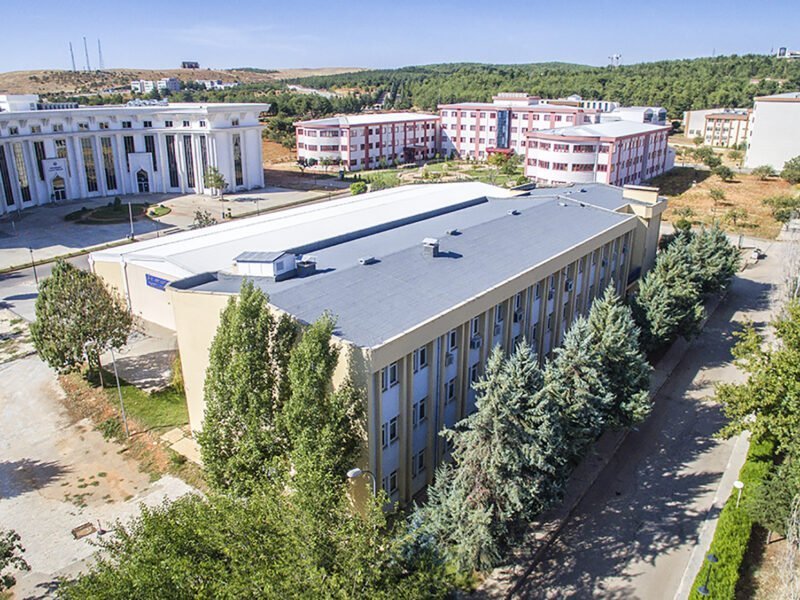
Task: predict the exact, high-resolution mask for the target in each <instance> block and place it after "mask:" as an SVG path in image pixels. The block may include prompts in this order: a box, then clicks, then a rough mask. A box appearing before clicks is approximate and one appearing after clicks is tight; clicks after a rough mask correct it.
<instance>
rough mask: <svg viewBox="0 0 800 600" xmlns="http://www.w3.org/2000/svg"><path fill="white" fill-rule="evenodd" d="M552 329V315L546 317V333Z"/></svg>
mask: <svg viewBox="0 0 800 600" xmlns="http://www.w3.org/2000/svg"><path fill="white" fill-rule="evenodd" d="M552 329H553V313H550V314H549V315H547V331H552Z"/></svg>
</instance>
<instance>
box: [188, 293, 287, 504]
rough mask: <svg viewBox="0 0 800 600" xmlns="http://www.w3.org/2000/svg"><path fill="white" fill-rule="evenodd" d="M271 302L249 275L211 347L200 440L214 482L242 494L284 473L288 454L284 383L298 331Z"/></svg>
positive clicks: (229, 303) (225, 312) (217, 487)
mask: <svg viewBox="0 0 800 600" xmlns="http://www.w3.org/2000/svg"><path fill="white" fill-rule="evenodd" d="M267 302H268V300H267V297H266V295H265V294H264V293H263V292H262V291H261V290H260V289H258V288H256V287H255V286H254V285H253V283H252V282H250V281H247V280H245V281H244V283H243V284H242V288H241V291H240V293H239V297H238V298H236V297H232V298H231V299H230V300H229V302H228V305H227V307H226V308H225V310H224V311H223V312H222V315H221V317H220V324H219V327H218V328H217V333H216V335H215V336H214V340H213V341H212V343H211V348H210V351H209V355H210V356H209V365H208V371H207V372H206V381H205V402H206V412H205V419H204V422H203V430H202V431H201V432H200V433H199V434H198V438H197V439H198V442H199V444H200V450H201V454H202V457H203V464H204V466H205V471H206V475H207V478H208V482H209V484H210V485H211V486H212V488H214V489H217V490H231V491H232V492H234V493H236V494H239V495H246V494H249V493H251V492H252V491H253V490H254V489H255V488H256V487H257V486H258V485H259V484H260V483H261V482H262V481H263V480H264V479H269V477H270V476H271V474H274V473H276V472H277V471H278V465H277V463H279V462H280V461H281V460H282V459H283V458H284V456H285V452H286V443H287V442H286V439H285V435H284V433H283V432H282V431H280V429H279V426H278V415H279V413H280V411H281V408H282V406H283V403H284V402H285V400H286V397H285V391H286V390H285V388H283V389H282V388H281V384H280V382H281V379H282V378H283V377H284V376H285V369H284V365H286V364H287V361H288V350H289V348H290V347H291V344H292V341H293V339H294V336H295V331H294V327H293V325H292V324H291V320H290V318H289V317H288V316H286V315H283V316H281V317H280V318H279V319H277V320H276V319H275V317H273V315H272V313H271V312H270V310H269V308H268V306H267ZM282 392H284V393H282Z"/></svg>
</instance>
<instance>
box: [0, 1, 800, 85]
mask: <svg viewBox="0 0 800 600" xmlns="http://www.w3.org/2000/svg"><path fill="white" fill-rule="evenodd" d="M0 9H1V13H0V14H2V15H3V21H4V24H5V26H4V27H3V33H2V35H0V71H11V70H20V69H45V68H69V66H70V61H69V49H68V44H69V42H70V41H72V43H73V45H74V47H75V54H76V63H77V65H78V68H81V67H82V66H83V64H84V58H83V45H82V36H86V37H87V40H88V43H89V52H90V61H91V63H92V66H93V67H94V66H96V63H97V38H98V37H99V38H100V39H101V41H102V45H103V56H104V59H105V66H106V67H142V68H167V67H175V66H177V65H178V64H179V63H180V61H181V60H197V61H199V62H200V63H201V64H202V65H203V66H210V67H236V66H253V67H262V68H277V67H317V66H364V67H397V66H402V65H412V64H429V63H438V62H462V61H469V62H496V63H525V62H541V61H554V60H558V61H565V62H578V63H586V64H595V65H602V64H607V62H608V59H607V57H608V56H609V55H611V54H614V53H620V54H622V62H623V63H635V62H644V61H652V60H659V59H668V58H691V57H696V56H710V55H711V54H712V52H716V53H717V54H734V53H735V54H745V53H751V52H752V53H766V52H769V50H770V48H773V47H775V48H777V47H778V46H789V47H790V48H795V49H800V30H798V28H797V25H798V23H800V2H798V0H766V1H762V2H753V1H752V0H750V1H749V2H744V1H742V0H729V1H727V2H721V1H717V0H710V1H709V0H673V1H672V2H664V1H661V2H654V1H652V0H649V1H648V0H644V1H640V2H637V3H633V2H629V1H628V2H621V1H619V0H617V1H614V2H611V1H606V0H599V1H598V0H594V1H584V0H572V1H571V2H557V1H552V0H551V1H548V2H541V1H538V0H537V1H532V2H502V1H498V0H483V1H480V2H478V1H475V0H461V1H455V0H427V1H421V0H392V1H384V0H373V1H371V2H367V1H362V0H325V1H318V0H301V1H295V2H286V1H283V2H275V1H274V0H273V1H271V2H270V1H264V0H262V1H255V0H229V1H227V2H225V1H220V0H213V1H212V0H193V1H191V2H189V1H187V0H158V1H157V0H129V1H127V2H118V1H115V0H104V1H102V2H101V1H99V0H72V1H65V0H41V1H38V2H31V1H30V0H2V4H0Z"/></svg>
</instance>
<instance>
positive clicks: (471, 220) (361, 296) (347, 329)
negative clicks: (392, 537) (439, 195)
mask: <svg viewBox="0 0 800 600" xmlns="http://www.w3.org/2000/svg"><path fill="white" fill-rule="evenodd" d="M581 189H584V190H585V191H583V192H582V191H580V190H581ZM630 203H631V201H630V200H627V199H623V198H622V190H621V189H620V188H614V187H611V186H605V185H597V184H591V185H586V186H584V187H583V188H577V187H576V188H556V189H539V190H533V191H532V193H531V194H530V195H527V196H523V197H517V198H502V199H491V198H487V199H485V201H484V202H481V203H478V204H473V205H470V206H464V207H463V208H461V209H460V210H456V211H453V212H449V213H446V214H440V215H434V216H432V217H431V218H429V219H425V220H421V221H415V222H412V223H407V224H403V225H400V226H398V227H395V228H391V229H388V230H384V231H379V232H377V233H375V234H373V235H368V236H365V237H361V238H357V239H352V240H348V241H346V242H343V243H341V244H337V245H334V246H330V247H327V248H321V249H319V250H317V251H315V252H314V256H315V258H316V261H317V273H316V274H314V275H311V276H309V277H305V278H293V279H287V280H285V281H280V282H275V281H272V280H270V279H266V278H256V279H254V281H255V282H256V284H257V285H258V286H259V287H261V288H262V289H263V290H264V291H265V292H266V293H267V294H269V297H270V303H271V304H273V305H275V306H277V307H278V308H280V309H282V310H284V311H286V312H288V313H290V314H292V315H294V316H295V317H297V318H298V319H300V320H302V321H305V322H311V321H314V320H315V319H317V318H318V317H319V316H320V315H321V314H322V313H323V312H325V311H329V312H331V313H333V314H334V315H336V317H337V335H340V336H341V337H343V338H345V339H348V340H350V341H352V342H353V343H355V344H357V345H359V346H363V347H376V346H379V345H381V344H382V343H384V342H386V341H387V340H389V339H391V338H393V337H395V336H397V335H399V334H401V333H403V332H404V331H407V330H409V329H412V328H413V327H415V326H417V325H418V324H420V323H421V322H424V321H426V320H428V319H430V318H433V317H435V316H436V315H438V314H440V313H442V312H445V311H447V310H450V309H452V308H454V307H455V306H457V305H459V304H462V303H463V302H466V301H468V300H470V299H472V298H474V297H476V296H479V295H480V294H482V293H484V292H486V291H487V290H489V289H491V288H493V287H495V286H497V285H500V284H501V283H502V282H504V281H506V280H507V279H510V278H512V277H514V276H516V275H518V274H520V273H522V272H524V271H526V270H528V269H530V268H532V267H534V266H535V265H537V264H540V263H543V262H545V261H547V260H549V259H551V258H553V257H554V256H557V255H559V254H561V253H563V252H565V251H567V250H569V249H570V248H572V247H574V246H575V245H577V244H580V243H582V242H584V241H586V240H587V239H590V238H592V237H594V236H596V235H599V234H601V233H602V232H604V231H606V230H607V229H609V228H611V227H613V226H615V225H617V224H619V223H622V222H625V221H627V220H630V219H634V218H635V217H634V216H633V215H630V214H627V213H622V212H613V211H614V210H615V209H617V208H620V207H621V206H624V205H626V204H630ZM512 210H513V211H515V212H516V213H517V214H512ZM448 231H457V233H456V234H455V235H448V234H447V232H448ZM431 237H432V238H438V239H439V244H440V248H439V256H438V257H435V258H434V257H432V256H425V254H424V253H423V248H422V243H423V240H424V239H425V238H431ZM365 256H371V257H375V259H376V261H375V262H374V263H372V264H369V265H362V264H359V258H362V257H365ZM195 281H197V282H198V283H197V285H190V286H186V285H183V283H184V282H179V284H178V285H177V286H176V287H179V288H181V289H192V290H196V291H207V292H218V293H236V292H237V291H238V290H239V288H240V286H241V281H242V278H241V277H240V276H238V275H230V274H224V273H219V274H217V275H216V276H214V277H209V278H200V279H196V280H195Z"/></svg>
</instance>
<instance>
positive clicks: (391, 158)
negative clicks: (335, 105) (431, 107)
mask: <svg viewBox="0 0 800 600" xmlns="http://www.w3.org/2000/svg"><path fill="white" fill-rule="evenodd" d="M294 126H295V133H296V143H297V159H298V161H302V162H305V163H306V164H320V163H322V164H324V163H326V162H327V163H330V164H336V165H341V166H342V167H343V168H344V169H345V170H349V171H359V170H362V169H375V168H378V167H380V166H384V165H391V164H400V163H410V162H418V161H424V160H428V159H431V158H434V156H436V153H437V152H438V149H439V117H438V116H437V115H428V114H422V113H407V112H403V113H376V114H363V115H344V116H338V117H330V118H327V119H315V120H312V121H298V122H297V123H295V124H294Z"/></svg>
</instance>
